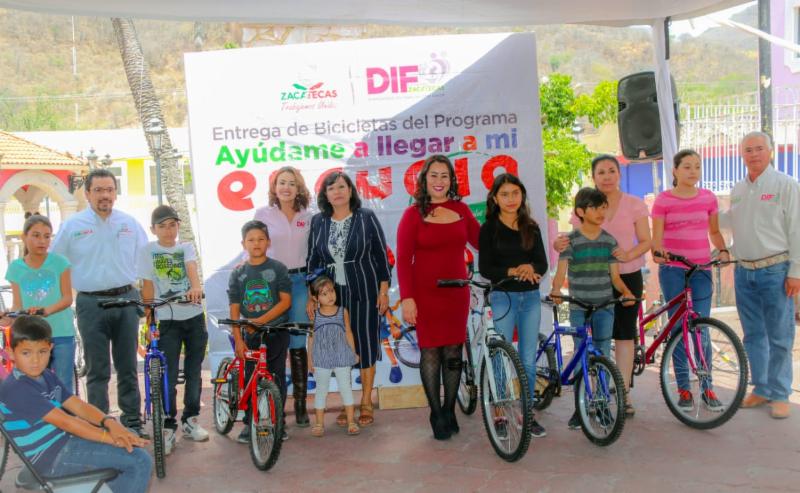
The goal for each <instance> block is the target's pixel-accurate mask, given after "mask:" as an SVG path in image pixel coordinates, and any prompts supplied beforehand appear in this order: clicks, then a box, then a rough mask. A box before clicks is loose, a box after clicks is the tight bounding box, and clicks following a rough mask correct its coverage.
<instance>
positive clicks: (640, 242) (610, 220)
mask: <svg viewBox="0 0 800 493" xmlns="http://www.w3.org/2000/svg"><path fill="white" fill-rule="evenodd" d="M592 180H594V184H595V186H596V187H597V189H598V190H600V191H601V192H603V193H604V194H605V195H606V197H607V198H608V211H607V212H606V220H605V222H604V223H603V229H604V230H605V231H606V232H607V233H609V234H610V235H611V236H613V237H614V239H615V240H617V243H618V244H619V248H617V250H615V251H614V256H615V257H616V258H617V260H619V262H620V263H619V273H620V277H621V278H622V281H623V282H624V283H625V285H626V286H628V289H630V290H631V293H633V295H634V296H636V297H637V298H640V297H641V296H642V291H643V287H644V282H643V279H642V267H644V264H645V260H644V255H645V253H647V251H648V250H649V249H650V246H651V245H650V223H649V221H648V212H647V205H645V203H644V201H643V200H642V199H640V198H638V197H635V196H633V195H630V194H627V193H624V192H622V190H620V188H619V183H620V168H619V161H617V158H615V157H614V156H611V155H608V154H602V155H600V156H597V157H595V158H594V159H592ZM571 223H572V224H573V226H577V225H578V224H580V221H579V220H578V218H577V217H575V216H573V217H572V221H571ZM568 241H569V240H567V239H566V236H561V237H559V238H558V239H557V240H556V241H555V244H554V245H553V247H554V248H555V249H556V250H557V251H559V252H560V251H562V250H563V249H564V248H566V246H567V243H568ZM620 295H621V293H620V292H618V291H617V290H614V296H617V297H618V296H620ZM638 316H639V303H636V304H634V305H632V306H622V305H616V307H615V308H614V359H615V360H616V362H617V366H619V369H620V371H621V372H622V376H623V378H624V379H625V388H626V389H627V390H629V389H630V384H631V374H632V372H633V353H634V344H633V341H634V338H635V336H636V330H637V323H638ZM626 395H627V399H628V400H627V402H626V404H625V414H626V415H627V416H633V415H634V412H635V411H634V408H633V405H632V404H631V402H630V395H629V393H626Z"/></svg>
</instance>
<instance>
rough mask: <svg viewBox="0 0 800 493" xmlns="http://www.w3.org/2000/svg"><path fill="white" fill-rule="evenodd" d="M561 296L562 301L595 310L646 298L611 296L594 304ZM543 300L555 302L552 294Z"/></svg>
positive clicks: (550, 302)
mask: <svg viewBox="0 0 800 493" xmlns="http://www.w3.org/2000/svg"><path fill="white" fill-rule="evenodd" d="M559 298H561V301H566V302H569V303H574V304H576V305H578V306H579V307H581V308H583V309H585V310H593V311H597V310H602V309H603V308H605V307H607V306H610V305H616V304H617V303H627V302H628V301H633V302H638V301H644V298H611V299H610V300H607V301H604V302H602V303H599V304H594V303H588V302H586V301H583V300H579V299H578V298H573V297H572V296H569V295H561V296H559ZM542 302H544V303H549V304H555V300H554V299H553V298H551V297H550V296H545V297H544V298H542Z"/></svg>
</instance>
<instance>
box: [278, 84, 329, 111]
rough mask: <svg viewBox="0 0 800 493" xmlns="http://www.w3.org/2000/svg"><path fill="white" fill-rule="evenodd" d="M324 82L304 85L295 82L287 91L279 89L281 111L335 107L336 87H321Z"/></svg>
mask: <svg viewBox="0 0 800 493" xmlns="http://www.w3.org/2000/svg"><path fill="white" fill-rule="evenodd" d="M323 84H324V82H317V83H316V84H311V85H309V86H306V85H304V84H300V83H297V82H295V83H294V84H292V88H291V89H290V90H288V91H281V110H282V111H295V112H299V111H303V110H326V109H333V108H335V107H336V104H335V103H334V101H335V100H336V98H338V97H339V93H338V92H337V91H336V89H329V88H323V87H322V86H323Z"/></svg>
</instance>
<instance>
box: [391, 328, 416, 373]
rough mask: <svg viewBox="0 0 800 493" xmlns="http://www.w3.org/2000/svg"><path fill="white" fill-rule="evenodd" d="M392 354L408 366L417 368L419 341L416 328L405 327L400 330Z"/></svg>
mask: <svg viewBox="0 0 800 493" xmlns="http://www.w3.org/2000/svg"><path fill="white" fill-rule="evenodd" d="M393 344H394V354H396V355H397V359H399V360H400V361H402V362H403V364H404V365H406V366H407V367H409V368H419V358H420V351H419V342H417V329H416V328H414V327H405V328H404V329H403V330H402V331H401V332H400V337H399V338H398V339H395V340H394V342H393Z"/></svg>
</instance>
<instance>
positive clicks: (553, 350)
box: [533, 296, 629, 446]
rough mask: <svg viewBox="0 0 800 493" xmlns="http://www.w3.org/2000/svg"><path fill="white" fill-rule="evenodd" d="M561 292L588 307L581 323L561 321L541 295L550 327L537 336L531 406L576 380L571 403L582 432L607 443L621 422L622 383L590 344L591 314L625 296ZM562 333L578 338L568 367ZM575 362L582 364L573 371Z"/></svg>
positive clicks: (544, 404)
mask: <svg viewBox="0 0 800 493" xmlns="http://www.w3.org/2000/svg"><path fill="white" fill-rule="evenodd" d="M560 298H561V300H562V301H568V302H570V303H573V304H574V305H577V306H579V307H581V308H582V309H584V310H586V320H587V322H586V323H585V324H584V325H583V326H581V327H566V326H561V325H559V323H558V307H557V305H556V304H555V303H554V301H553V300H552V299H551V298H550V297H546V298H544V299H543V300H542V301H543V302H544V303H548V304H552V305H553V332H552V333H551V334H550V335H549V336H544V335H540V337H539V350H538V351H537V353H536V386H535V387H536V390H535V392H534V395H533V401H534V403H533V406H534V408H535V409H539V410H541V409H544V408H546V407H547V406H549V405H550V402H551V401H552V400H553V397H554V396H557V395H561V388H562V387H563V386H567V385H573V384H574V385H575V409H576V411H577V414H578V416H579V417H580V421H581V429H582V430H583V434H584V435H586V438H588V439H589V441H591V442H592V443H594V444H596V445H600V446H606V445H611V444H612V443H614V442H615V441H616V440H617V439H618V438H619V436H620V435H621V434H622V429H623V428H624V427H625V383H624V380H623V379H622V373H621V372H620V371H619V368H617V365H616V364H615V363H614V362H613V361H612V360H611V359H610V358H608V357H606V356H603V354H602V353H600V351H599V350H598V349H597V348H596V347H595V346H594V344H593V342H592V334H591V319H592V314H593V313H594V312H596V311H597V310H600V309H603V308H605V307H607V306H610V305H613V304H616V303H621V302H625V301H629V300H618V299H612V300H609V301H606V302H604V303H600V304H597V305H593V304H590V303H586V302H583V301H581V300H579V299H576V298H572V297H570V296H561V297H560ZM562 336H575V337H578V338H579V339H580V340H581V341H580V344H579V345H578V346H577V347H576V348H575V352H574V353H573V355H572V358H571V359H570V361H569V363H567V366H566V367H564V366H563V356H562V353H561V337H562ZM578 366H580V370H578V371H576V370H577V369H578ZM573 374H574V375H573Z"/></svg>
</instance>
